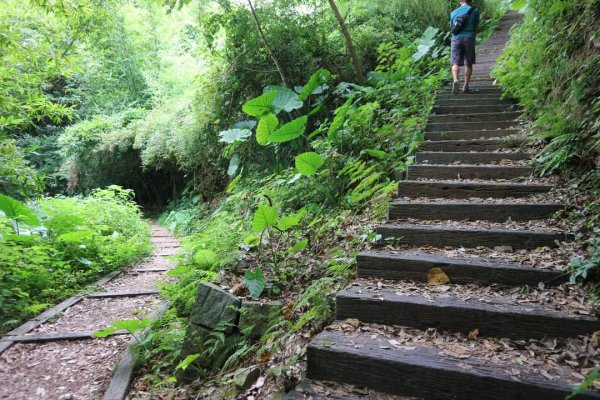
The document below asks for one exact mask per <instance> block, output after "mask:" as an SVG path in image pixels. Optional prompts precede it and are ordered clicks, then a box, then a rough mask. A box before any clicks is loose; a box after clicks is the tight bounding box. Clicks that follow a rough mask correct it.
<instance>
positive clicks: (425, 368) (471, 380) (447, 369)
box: [307, 331, 600, 400]
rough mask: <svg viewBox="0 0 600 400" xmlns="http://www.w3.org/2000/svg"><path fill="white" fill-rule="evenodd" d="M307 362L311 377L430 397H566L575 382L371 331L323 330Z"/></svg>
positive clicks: (584, 399)
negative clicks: (398, 343)
mask: <svg viewBox="0 0 600 400" xmlns="http://www.w3.org/2000/svg"><path fill="white" fill-rule="evenodd" d="M307 367H308V368H307V375H308V378H309V379H313V380H323V381H337V382H344V383H347V384H350V385H353V386H356V387H368V388H370V389H373V390H377V391H381V392H385V393H390V394H394V395H402V396H412V397H418V398H424V399H428V400H456V399H460V400H508V399H510V400H564V399H565V397H566V396H568V395H569V394H570V393H571V387H572V385H570V384H568V383H566V382H564V381H562V380H558V379H557V380H552V381H550V380H548V379H546V378H544V377H543V376H541V375H540V374H539V373H538V374H533V373H531V372H525V371H523V372H522V373H520V374H519V377H518V378H515V377H514V376H513V375H511V371H512V370H513V368H515V366H514V365H511V363H510V362H508V363H505V364H500V365H498V364H492V363H490V362H489V360H485V359H482V358H475V357H470V358H466V359H460V358H457V357H452V356H449V355H446V354H445V353H443V352H441V351H440V350H439V349H436V348H432V347H428V346H425V345H419V346H404V347H403V348H393V346H391V345H390V343H388V339H387V338H385V337H383V336H381V335H377V336H376V337H372V335H371V334H370V333H369V332H365V333H357V334H355V335H352V337H347V336H346V335H344V334H343V333H341V332H330V331H324V332H322V333H320V334H319V335H318V336H317V337H316V338H315V339H314V340H313V341H312V342H311V343H310V344H309V346H308V348H307ZM517 368H519V367H517ZM519 369H520V368H519ZM576 399H577V400H598V399H600V394H599V393H597V392H585V393H583V394H581V395H578V396H577V397H576Z"/></svg>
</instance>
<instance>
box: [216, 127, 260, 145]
mask: <svg viewBox="0 0 600 400" xmlns="http://www.w3.org/2000/svg"><path fill="white" fill-rule="evenodd" d="M251 135H252V132H251V131H250V130H248V129H230V130H228V131H223V132H221V133H219V136H220V137H221V139H219V142H225V143H234V142H243V141H245V140H246V139H247V138H248V137H250V136H251Z"/></svg>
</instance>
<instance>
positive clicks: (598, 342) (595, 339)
mask: <svg viewBox="0 0 600 400" xmlns="http://www.w3.org/2000/svg"><path fill="white" fill-rule="evenodd" d="M590 344H591V345H592V347H593V348H595V349H597V348H598V347H600V331H596V332H594V333H593V334H592V338H591V339H590Z"/></svg>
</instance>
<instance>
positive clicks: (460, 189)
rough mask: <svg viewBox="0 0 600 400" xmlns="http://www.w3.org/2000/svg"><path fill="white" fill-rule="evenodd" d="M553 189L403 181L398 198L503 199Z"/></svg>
mask: <svg viewBox="0 0 600 400" xmlns="http://www.w3.org/2000/svg"><path fill="white" fill-rule="evenodd" d="M551 189H552V186H550V185H528V184H522V183H485V182H435V181H426V182H423V181H401V182H399V186H398V196H400V197H412V198H417V197H431V198H448V199H467V198H469V197H477V198H488V197H492V198H497V199H501V198H510V197H514V198H520V197H527V196H531V195H535V194H540V193H548V192H550V190H551Z"/></svg>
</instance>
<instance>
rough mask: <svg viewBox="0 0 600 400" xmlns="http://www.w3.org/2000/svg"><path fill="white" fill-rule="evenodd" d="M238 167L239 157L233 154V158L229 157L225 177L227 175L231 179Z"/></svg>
mask: <svg viewBox="0 0 600 400" xmlns="http://www.w3.org/2000/svg"><path fill="white" fill-rule="evenodd" d="M239 167H240V156H239V155H237V154H234V155H233V157H231V160H229V167H228V168H227V175H229V176H230V177H233V176H234V175H235V174H236V173H237V170H238V168H239Z"/></svg>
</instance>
